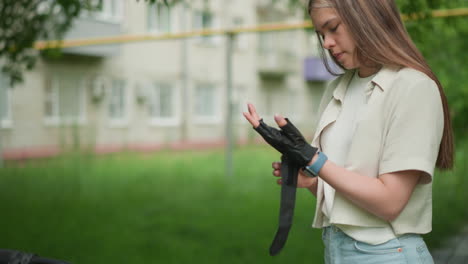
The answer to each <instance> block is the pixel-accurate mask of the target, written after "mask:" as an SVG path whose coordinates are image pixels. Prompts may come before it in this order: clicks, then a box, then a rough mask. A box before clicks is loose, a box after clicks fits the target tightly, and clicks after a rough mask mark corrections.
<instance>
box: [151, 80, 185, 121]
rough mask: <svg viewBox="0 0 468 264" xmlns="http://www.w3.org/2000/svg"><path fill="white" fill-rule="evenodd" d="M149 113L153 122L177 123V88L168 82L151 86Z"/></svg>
mask: <svg viewBox="0 0 468 264" xmlns="http://www.w3.org/2000/svg"><path fill="white" fill-rule="evenodd" d="M149 95H150V100H149V114H150V117H151V124H154V125H177V123H178V119H177V109H176V106H177V90H176V88H175V86H173V85H171V84H168V83H154V84H152V85H151V86H150V93H149Z"/></svg>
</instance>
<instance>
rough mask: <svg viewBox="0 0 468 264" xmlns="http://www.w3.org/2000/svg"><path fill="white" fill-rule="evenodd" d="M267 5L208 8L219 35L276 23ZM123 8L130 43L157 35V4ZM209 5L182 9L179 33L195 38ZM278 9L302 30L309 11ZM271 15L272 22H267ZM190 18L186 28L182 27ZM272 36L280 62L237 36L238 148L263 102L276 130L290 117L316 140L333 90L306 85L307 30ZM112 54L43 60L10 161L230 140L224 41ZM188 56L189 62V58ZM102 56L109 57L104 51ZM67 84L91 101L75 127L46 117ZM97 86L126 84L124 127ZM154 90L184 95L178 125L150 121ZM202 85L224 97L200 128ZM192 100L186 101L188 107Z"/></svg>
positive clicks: (172, 43) (19, 94) (27, 86)
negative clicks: (76, 150) (150, 16)
mask: <svg viewBox="0 0 468 264" xmlns="http://www.w3.org/2000/svg"><path fill="white" fill-rule="evenodd" d="M259 2H261V1H257V2H256V1H248V0H242V1H223V0H217V1H211V2H209V5H210V6H209V9H210V10H211V12H212V13H213V14H214V25H215V27H216V28H229V27H233V26H239V24H240V23H241V24H242V25H245V26H252V25H255V24H259V23H264V22H265V21H266V22H268V21H269V20H272V19H274V17H273V18H272V17H271V14H269V13H265V10H264V9H265V8H263V9H262V7H259ZM124 3H125V4H124V8H123V10H124V13H123V14H124V15H123V18H122V20H121V21H120V22H118V24H119V26H120V29H119V30H120V32H121V34H126V35H137V34H146V33H148V32H147V17H146V16H147V8H148V4H147V3H146V2H145V1H132V0H128V1H125V2H124ZM202 3H203V1H193V2H191V6H188V7H187V8H186V10H185V12H184V9H183V7H182V6H180V5H179V6H177V7H175V8H174V10H173V13H172V14H173V16H172V17H171V26H173V32H181V31H187V30H188V31H190V30H193V27H192V24H193V19H194V17H193V14H194V13H193V10H201V9H202V8H203V5H202ZM278 8H279V9H278V12H276V11H275V12H272V13H273V14H276V16H278V17H277V21H294V20H297V21H302V17H301V13H300V12H298V14H291V13H290V12H286V11H284V10H282V9H281V7H278ZM265 14H267V15H266V16H267V17H262V16H265ZM183 16H184V17H183ZM83 19H86V18H83ZM184 19H185V22H186V23H185V24H183V23H182V22H183V20H184ZM273 35H274V40H275V43H274V44H275V46H274V48H273V50H272V52H270V53H272V54H268V53H265V52H263V51H262V46H261V43H260V42H261V41H262V40H261V38H262V37H261V36H260V34H258V33H246V34H242V35H239V36H237V40H236V41H237V42H238V43H236V45H235V47H234V51H233V64H232V69H233V88H234V92H233V96H234V98H233V101H234V102H233V103H234V106H235V107H234V109H235V112H234V113H233V115H234V117H233V119H234V129H235V130H236V131H235V133H234V134H235V135H236V137H237V139H238V140H244V141H245V140H247V139H248V138H249V137H252V128H251V126H250V125H249V124H248V123H247V122H246V121H244V119H243V117H242V111H245V104H246V103H247V102H251V103H254V104H255V105H256V106H257V107H258V110H259V112H260V114H262V116H264V117H265V120H266V121H267V122H270V123H272V122H273V119H272V115H273V114H274V113H281V114H283V115H285V116H288V117H290V118H291V120H294V123H295V124H296V125H297V126H299V127H300V128H301V130H303V131H304V134H306V136H307V137H309V138H310V137H311V136H312V131H313V129H314V126H315V125H314V124H315V122H316V120H315V119H316V117H315V116H314V113H315V111H316V109H317V107H318V103H319V100H320V97H321V93H322V92H323V89H324V85H325V83H323V82H317V83H307V82H305V81H304V79H303V77H302V71H303V69H302V67H303V66H302V62H303V59H304V58H305V57H306V56H310V55H313V53H314V52H315V51H314V49H315V46H312V45H311V41H310V38H309V35H308V34H307V33H306V32H304V31H302V30H296V31H288V32H280V33H273ZM291 43H293V44H291ZM108 46H109V45H108ZM110 46H112V47H111V48H112V50H113V52H115V50H116V48H117V50H118V52H117V53H113V54H112V55H108V54H105V55H98V56H96V54H91V53H90V54H86V52H85V54H83V52H77V51H76V49H74V50H68V51H67V50H66V51H65V52H64V56H62V57H61V58H44V57H42V58H41V59H40V60H39V63H38V64H37V65H36V67H35V68H34V70H33V71H31V72H28V73H26V75H25V82H24V83H22V84H20V85H18V86H16V87H15V88H14V89H12V91H11V102H12V109H11V110H12V111H11V112H12V120H13V123H12V125H11V126H10V127H6V128H2V130H1V132H2V134H1V144H2V148H3V152H4V156H5V155H6V156H7V158H8V157H12V158H14V157H19V156H25V155H26V156H27V155H28V154H27V153H29V152H31V151H30V150H31V149H36V150H38V151H39V152H40V151H41V150H42V151H45V152H47V151H49V153H52V152H53V151H52V150H57V149H59V150H60V149H67V148H73V147H75V146H90V147H93V148H96V149H97V150H98V151H103V152H106V151H116V150H121V149H124V148H130V149H141V150H155V149H159V148H161V147H165V146H171V145H172V146H176V145H179V146H180V145H183V144H187V145H190V144H191V143H193V142H203V143H206V144H208V143H209V142H220V141H222V140H223V139H224V136H225V120H226V109H227V107H226V105H227V100H226V78H227V76H226V74H227V73H226V39H225V37H224V36H216V37H213V39H212V40H211V41H204V40H203V39H202V38H200V37H198V38H191V39H187V40H185V45H184V41H183V40H180V39H178V40H162V41H142V42H132V43H125V44H115V45H110ZM184 48H185V54H186V57H183V54H184V52H183V51H184V50H183V49H184ZM96 50H97V49H96ZM99 50H100V51H104V50H105V46H103V47H102V49H99ZM82 51H83V50H82ZM104 53H105V52H103V54H104ZM265 54H267V55H268V56H270V55H271V56H278V57H279V61H280V63H279V64H277V65H276V66H275V67H273V68H267V67H265V65H266V64H265V63H264V55H265ZM278 54H279V55H278ZM285 54H286V55H285ZM183 62H186V63H187V64H186V65H184V63H183ZM285 65H286V67H285ZM267 66H268V65H267ZM271 69H273V70H271ZM184 70H186V72H185V76H186V78H187V79H186V80H185V81H184ZM57 76H59V77H57ZM64 76H70V77H69V78H70V80H71V79H76V80H77V81H74V82H76V84H75V86H73V87H78V88H76V89H81V90H82V91H81V93H80V94H82V95H83V96H84V99H83V109H84V112H83V117H84V118H83V120H80V121H79V122H75V123H73V124H72V123H69V122H68V123H67V122H55V123H54V122H50V121H47V118H46V116H45V111H46V109H45V108H46V104H45V101H46V100H47V98H48V97H47V95H46V90H47V87H48V86H50V85H51V82H52V81H51V80H53V79H54V78H64ZM67 78H68V77H67ZM96 79H102V80H106V81H105V82H104V83H107V86H109V83H110V82H112V80H114V79H117V80H122V81H123V82H124V83H125V86H124V87H125V103H126V107H125V109H126V112H125V117H124V118H123V119H122V120H120V121H119V122H114V121H112V120H111V119H110V118H109V103H110V100H111V96H110V94H109V91H107V90H106V92H105V93H104V95H103V96H100V97H95V96H94V97H93V95H94V90H93V89H94V88H93V87H94V86H93V85H94V84H93V81H95V80H96ZM78 83H79V84H78ZM153 83H167V84H170V85H172V88H171V89H174V90H175V91H176V93H175V97H176V98H175V101H174V102H173V103H174V104H175V105H176V107H175V109H176V112H177V115H176V116H177V118H176V119H177V120H176V121H175V122H166V123H165V122H160V123H158V122H157V120H156V121H154V120H153V121H152V120H151V116H150V111H149V109H150V103H149V101H148V100H147V98H146V97H145V96H141V91H145V90H144V89H142V88H141V87H148V85H151V84H153ZM184 84H186V89H185V90H184ZM200 85H212V86H213V87H214V89H215V90H216V100H215V102H216V111H215V112H216V116H215V118H210V119H208V120H207V119H200V118H197V116H196V115H195V114H194V113H195V108H196V106H195V103H194V102H195V97H196V95H195V91H196V89H197V87H198V86H200ZM184 91H185V96H186V98H187V101H186V102H185V104H183V103H184V99H183V98H184ZM144 94H145V93H144ZM96 98H97V99H96ZM76 100H80V99H79V98H76ZM64 107H66V106H64ZM51 151H52V152H51ZM18 153H20V154H18Z"/></svg>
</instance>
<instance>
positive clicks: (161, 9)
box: [147, 3, 171, 33]
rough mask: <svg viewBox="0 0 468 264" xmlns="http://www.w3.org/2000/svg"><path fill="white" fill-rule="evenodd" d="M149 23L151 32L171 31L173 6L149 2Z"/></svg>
mask: <svg viewBox="0 0 468 264" xmlns="http://www.w3.org/2000/svg"><path fill="white" fill-rule="evenodd" d="M147 25H148V31H151V32H161V33H169V32H171V8H170V7H169V6H167V5H165V4H164V3H154V4H149V5H148V16H147Z"/></svg>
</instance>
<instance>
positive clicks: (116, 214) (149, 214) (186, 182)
mask: <svg viewBox="0 0 468 264" xmlns="http://www.w3.org/2000/svg"><path fill="white" fill-rule="evenodd" d="M460 153H461V156H462V157H460V155H459V160H460V161H459V162H458V164H462V163H463V162H461V161H464V159H463V158H464V157H466V154H465V153H466V152H463V151H461V152H460ZM278 157H279V155H278V154H277V153H275V152H274V151H273V150H270V149H269V148H267V147H258V146H257V147H243V148H240V149H238V150H236V152H235V156H234V161H235V175H234V176H233V177H231V178H227V177H226V176H225V175H224V153H223V151H222V150H211V151H199V152H186V151H185V152H170V151H164V152H158V153H155V154H151V155H140V154H116V155H107V156H99V157H93V156H80V155H70V156H67V157H62V158H58V159H53V160H48V161H40V162H38V161H35V162H30V163H26V164H21V165H18V164H8V166H7V168H4V169H1V170H0V173H1V175H0V189H1V190H0V201H2V202H1V203H0V211H1V212H2V214H1V218H0V224H1V227H2V230H1V232H0V248H11V249H19V250H24V251H28V252H35V253H38V254H40V255H43V256H48V257H54V258H59V259H64V260H68V261H70V262H72V263H80V264H81V263H100V264H105V263H280V262H282V263H284V262H285V261H286V262H288V263H322V262H323V255H322V251H323V246H322V242H321V239H320V234H321V231H320V230H316V229H312V228H311V227H310V226H311V223H312V219H313V215H314V208H315V198H313V196H312V195H311V194H310V193H309V192H308V191H306V190H299V191H298V197H297V206H296V213H295V219H294V225H293V228H292V231H291V233H290V236H289V239H288V242H287V244H286V247H285V248H284V249H283V251H282V252H281V253H280V255H279V256H277V257H270V256H269V255H268V248H269V246H270V243H271V240H272V239H273V237H274V234H275V232H276V225H277V219H278V207H279V191H280V188H279V186H278V185H276V183H275V177H273V176H272V175H271V169H270V168H271V162H272V161H273V160H277V159H278ZM463 166H464V165H463ZM463 166H458V167H457V169H456V170H455V171H454V172H451V173H445V174H441V173H439V174H438V175H437V177H436V180H435V186H434V231H433V232H432V233H431V235H428V236H426V240H427V241H428V243H429V245H430V246H431V247H434V246H437V245H438V243H439V242H440V241H441V240H442V239H443V238H444V237H447V236H448V235H450V234H451V233H454V232H456V230H457V228H458V227H459V226H460V223H462V221H463V220H466V216H467V214H466V209H465V208H464V201H465V200H466V198H468V195H467V192H466V191H465V190H466V189H467V188H466V187H467V185H468V183H467V181H466V180H463V177H461V176H465V174H464V172H465V171H466V170H465V167H463ZM286 259H287V260H286Z"/></svg>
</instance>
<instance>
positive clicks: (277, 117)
mask: <svg viewBox="0 0 468 264" xmlns="http://www.w3.org/2000/svg"><path fill="white" fill-rule="evenodd" d="M275 121H276V124H278V126H279V127H283V126H285V125H286V124H287V123H288V122H287V121H286V119H284V117H283V116H281V115H278V114H276V115H275Z"/></svg>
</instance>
